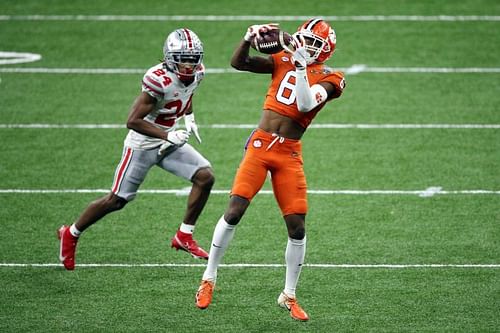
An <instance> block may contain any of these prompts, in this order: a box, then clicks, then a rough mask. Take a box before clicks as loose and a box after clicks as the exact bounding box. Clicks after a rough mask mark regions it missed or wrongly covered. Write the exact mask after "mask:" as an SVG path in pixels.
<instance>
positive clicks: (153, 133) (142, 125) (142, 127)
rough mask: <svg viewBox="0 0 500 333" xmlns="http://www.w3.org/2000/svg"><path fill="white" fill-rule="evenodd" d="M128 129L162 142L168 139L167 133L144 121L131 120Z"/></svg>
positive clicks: (128, 122)
mask: <svg viewBox="0 0 500 333" xmlns="http://www.w3.org/2000/svg"><path fill="white" fill-rule="evenodd" d="M127 128H129V129H131V130H134V131H136V132H138V133H141V134H143V135H147V136H150V137H153V138H158V139H162V140H166V139H167V132H165V131H163V130H161V129H159V128H158V127H156V126H154V125H152V124H151V123H149V122H147V121H145V120H144V119H129V120H128V121H127Z"/></svg>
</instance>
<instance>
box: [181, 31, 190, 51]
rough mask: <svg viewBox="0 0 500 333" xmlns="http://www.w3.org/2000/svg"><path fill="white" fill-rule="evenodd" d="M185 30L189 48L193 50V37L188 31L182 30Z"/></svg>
mask: <svg viewBox="0 0 500 333" xmlns="http://www.w3.org/2000/svg"><path fill="white" fill-rule="evenodd" d="M182 30H184V33H185V34H186V38H187V40H188V48H190V49H192V48H193V40H192V39H191V35H190V34H189V30H188V29H182Z"/></svg>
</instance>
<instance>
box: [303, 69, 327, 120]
mask: <svg viewBox="0 0 500 333" xmlns="http://www.w3.org/2000/svg"><path fill="white" fill-rule="evenodd" d="M295 73H297V77H296V79H295V95H296V97H297V108H298V109H299V111H300V112H309V111H311V110H313V109H314V108H315V107H317V106H318V105H320V104H321V103H323V102H324V101H326V100H327V98H328V93H327V92H326V89H325V88H324V87H323V86H321V85H320V84H315V85H313V86H312V87H310V86H309V81H308V79H307V71H306V69H305V68H304V69H296V70H295Z"/></svg>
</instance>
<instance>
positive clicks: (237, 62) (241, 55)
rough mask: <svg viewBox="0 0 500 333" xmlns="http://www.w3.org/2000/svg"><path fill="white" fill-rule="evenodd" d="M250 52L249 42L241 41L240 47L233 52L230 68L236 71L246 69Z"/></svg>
mask: <svg viewBox="0 0 500 333" xmlns="http://www.w3.org/2000/svg"><path fill="white" fill-rule="evenodd" d="M249 52H250V42H247V41H245V40H242V41H241V43H240V45H239V46H238V47H237V48H236V50H234V53H233V56H232V58H231V66H232V67H233V68H235V69H238V70H246V69H247V67H248V60H249Z"/></svg>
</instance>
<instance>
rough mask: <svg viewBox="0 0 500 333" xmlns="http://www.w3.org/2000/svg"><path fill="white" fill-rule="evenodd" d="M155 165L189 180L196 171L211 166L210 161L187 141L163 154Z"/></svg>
mask: <svg viewBox="0 0 500 333" xmlns="http://www.w3.org/2000/svg"><path fill="white" fill-rule="evenodd" d="M157 165H158V166H159V167H160V168H162V169H164V170H166V171H168V172H170V173H172V174H174V175H176V176H178V177H181V178H184V179H186V180H189V181H191V180H192V178H193V176H194V174H195V173H196V171H198V170H200V169H202V168H206V167H211V164H210V162H209V161H208V160H207V159H206V158H205V157H203V155H201V154H200V153H199V152H198V151H197V150H196V149H194V148H193V146H191V145H190V144H188V143H186V144H185V145H183V146H181V147H179V148H177V149H175V150H174V151H172V152H171V153H169V154H167V155H165V156H164V157H163V158H162V159H161V160H159V161H158V163H157Z"/></svg>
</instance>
